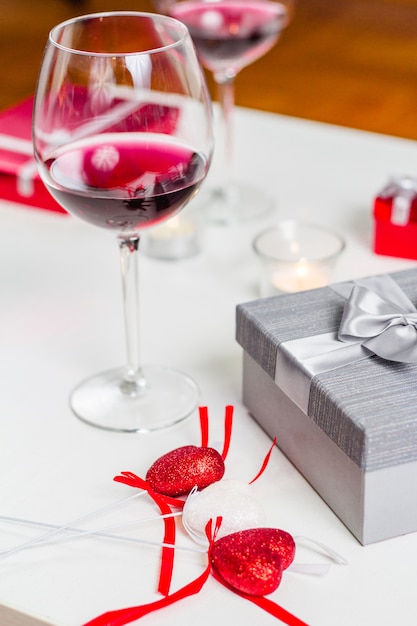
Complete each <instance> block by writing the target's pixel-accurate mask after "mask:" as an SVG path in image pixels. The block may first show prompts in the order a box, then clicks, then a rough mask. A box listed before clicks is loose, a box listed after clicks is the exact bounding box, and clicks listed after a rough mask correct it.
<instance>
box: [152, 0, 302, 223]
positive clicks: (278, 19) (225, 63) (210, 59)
mask: <svg viewBox="0 0 417 626" xmlns="http://www.w3.org/2000/svg"><path fill="white" fill-rule="evenodd" d="M154 1H155V3H156V4H155V7H156V9H157V10H164V11H166V12H167V13H168V14H169V15H171V16H173V17H175V18H177V19H178V20H181V21H182V22H183V23H184V24H186V26H187V27H188V30H189V31H190V34H191V36H192V38H193V40H194V43H195V45H196V48H197V51H198V54H199V57H200V61H201V63H202V64H203V66H205V67H206V69H208V70H209V71H210V72H212V73H213V77H214V81H215V83H216V86H217V89H218V92H219V100H220V111H221V116H220V118H221V120H220V121H221V126H222V133H221V135H222V139H223V144H224V145H223V146H221V147H220V155H219V156H220V157H222V162H221V163H219V167H218V171H219V173H220V176H221V179H219V180H218V185H217V187H215V188H214V189H213V190H212V194H211V196H212V197H211V198H210V219H212V220H214V221H216V222H219V223H226V224H230V223H235V222H240V221H243V220H246V219H251V218H254V217H256V216H258V215H259V214H260V213H262V212H264V211H266V210H267V209H268V208H270V206H271V198H270V197H269V196H268V195H267V194H266V193H265V192H263V191H262V189H260V188H258V187H257V186H254V185H250V184H243V183H242V182H239V183H237V182H236V181H234V180H233V178H232V161H233V158H232V143H233V142H232V113H233V107H234V84H235V78H236V76H237V74H238V73H239V72H240V71H241V70H242V69H243V68H244V67H246V66H247V65H249V64H251V63H253V62H254V61H256V60H257V59H259V58H260V57H262V56H263V55H264V54H266V53H267V52H268V51H269V50H270V49H271V48H272V47H273V46H274V45H275V44H276V42H277V40H278V38H279V36H280V34H281V31H282V30H283V29H284V28H285V27H286V26H287V24H288V23H289V21H290V19H291V17H292V11H293V3H294V0H163V3H162V4H161V0H154ZM216 156H217V154H216ZM254 158H256V157H254Z"/></svg>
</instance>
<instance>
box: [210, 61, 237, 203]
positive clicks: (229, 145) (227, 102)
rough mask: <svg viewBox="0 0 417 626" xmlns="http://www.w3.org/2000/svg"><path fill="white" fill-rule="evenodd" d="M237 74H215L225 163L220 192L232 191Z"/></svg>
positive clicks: (222, 167) (226, 193)
mask: <svg viewBox="0 0 417 626" xmlns="http://www.w3.org/2000/svg"><path fill="white" fill-rule="evenodd" d="M235 76H236V75H235V74H231V73H229V72H222V73H220V72H219V73H216V74H214V80H215V82H216V85H217V90H218V99H219V102H220V137H221V139H222V141H223V146H222V151H221V152H222V155H223V163H221V167H220V168H219V171H220V172H221V181H220V192H221V193H222V194H223V195H225V196H226V195H229V194H230V193H231V188H230V182H231V177H232V176H231V175H232V164H233V109H234V105H235Z"/></svg>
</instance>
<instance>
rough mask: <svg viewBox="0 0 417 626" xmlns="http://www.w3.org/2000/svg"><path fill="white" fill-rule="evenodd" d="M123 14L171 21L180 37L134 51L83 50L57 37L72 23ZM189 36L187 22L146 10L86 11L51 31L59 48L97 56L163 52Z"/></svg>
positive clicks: (52, 37) (54, 42)
mask: <svg viewBox="0 0 417 626" xmlns="http://www.w3.org/2000/svg"><path fill="white" fill-rule="evenodd" d="M123 16H124V17H128V16H134V17H143V18H150V19H152V20H154V21H156V20H158V21H160V22H166V23H168V22H169V23H171V24H175V25H176V26H177V28H178V39H177V40H176V41H173V42H171V43H167V44H166V45H161V46H159V47H157V48H148V49H146V50H140V49H138V50H132V52H126V51H120V52H115V51H112V52H94V51H91V50H83V49H81V48H77V47H72V46H68V45H65V44H62V43H61V42H60V41H58V38H57V34H58V32H60V31H62V30H63V29H64V28H66V27H67V26H70V25H71V24H76V23H77V22H78V23H80V22H86V21H88V20H91V19H103V18H108V17H123ZM189 36H190V35H189V32H188V28H187V27H186V26H185V24H183V23H182V22H180V21H179V20H177V19H175V18H173V17H169V16H167V15H161V14H159V13H150V12H146V11H103V12H99V13H86V14H85V15H79V16H77V17H72V18H70V19H68V20H65V21H63V22H60V23H59V24H57V25H56V26H54V27H53V28H52V29H51V30H50V31H49V41H50V43H51V44H53V45H54V46H55V47H56V48H59V49H60V50H64V51H67V52H71V53H75V54H80V55H88V56H97V57H108V56H112V57H117V56H123V57H126V56H129V55H140V54H152V53H153V52H161V51H162V50H168V49H169V48H175V47H176V46H178V45H181V44H182V43H183V41H184V40H185V39H187V37H189Z"/></svg>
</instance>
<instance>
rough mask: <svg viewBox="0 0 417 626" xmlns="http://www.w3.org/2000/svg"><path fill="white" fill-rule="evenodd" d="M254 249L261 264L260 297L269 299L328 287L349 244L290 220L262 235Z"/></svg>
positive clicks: (255, 241)
mask: <svg viewBox="0 0 417 626" xmlns="http://www.w3.org/2000/svg"><path fill="white" fill-rule="evenodd" d="M253 247H254V250H255V252H256V254H257V256H258V258H259V260H260V262H261V278H260V295H261V297H267V296H272V295H276V294H279V293H294V292H297V291H305V290H307V289H317V288H318V287H324V286H325V285H327V284H328V283H329V282H330V278H331V270H332V269H333V266H334V263H335V261H336V259H337V257H338V256H339V255H340V253H341V252H342V250H343V249H344V247H345V243H344V241H343V239H342V238H341V237H340V236H339V235H337V234H336V233H332V232H331V231H329V230H327V229H324V228H321V227H320V226H315V225H312V224H302V223H298V222H295V221H291V220H288V221H285V222H281V223H280V224H278V225H277V226H276V227H275V228H270V229H268V230H266V231H264V232H262V233H260V234H259V235H258V236H257V237H256V238H255V240H254V242H253Z"/></svg>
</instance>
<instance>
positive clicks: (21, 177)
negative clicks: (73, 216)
mask: <svg viewBox="0 0 417 626" xmlns="http://www.w3.org/2000/svg"><path fill="white" fill-rule="evenodd" d="M32 110H33V98H28V99H27V100H24V101H23V102H21V103H20V104H18V105H16V106H14V107H12V108H10V109H7V110H5V111H2V112H1V113H0V198H3V199H4V200H9V201H10V202H18V203H19V204H26V205H29V206H33V207H36V208H38V209H48V210H50V211H58V212H60V213H66V211H65V210H64V209H63V208H62V207H61V206H60V205H59V204H58V203H57V202H56V201H55V200H54V199H53V198H52V196H51V194H50V193H49V191H48V190H47V189H46V187H45V185H44V184H43V182H42V181H41V179H40V178H39V174H38V169H37V165H36V162H35V159H34V156H33V144H32Z"/></svg>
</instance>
